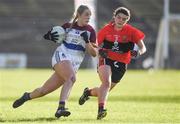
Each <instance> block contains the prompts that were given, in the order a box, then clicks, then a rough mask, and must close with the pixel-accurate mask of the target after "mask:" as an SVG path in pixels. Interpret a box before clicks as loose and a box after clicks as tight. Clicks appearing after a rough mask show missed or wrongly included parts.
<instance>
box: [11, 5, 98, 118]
mask: <svg viewBox="0 0 180 124" xmlns="http://www.w3.org/2000/svg"><path fill="white" fill-rule="evenodd" d="M90 16H91V11H90V9H89V8H88V7H87V6H85V5H81V6H79V8H78V9H77V12H76V14H75V16H74V18H73V20H72V23H65V24H63V25H62V27H63V28H64V30H65V32H66V38H65V40H64V41H63V43H62V44H61V45H60V46H58V47H57V49H56V50H55V52H54V55H53V57H52V68H53V69H54V73H53V74H52V75H51V77H50V78H49V79H48V80H47V81H46V82H45V83H44V84H43V86H41V87H39V88H37V89H35V90H34V91H32V92H25V93H24V94H23V96H22V97H20V98H19V99H17V100H16V101H15V102H14V103H13V108H17V107H19V106H21V105H23V103H24V102H27V101H29V100H32V99H35V98H39V97H42V96H44V95H46V94H49V93H51V92H52V91H54V90H56V89H58V88H59V87H60V86H62V89H61V94H60V100H59V106H58V109H57V111H56V113H55V117H57V118H59V117H61V116H69V115H70V114H71V113H70V112H69V111H68V110H67V109H66V108H65V104H66V102H67V99H68V97H69V94H70V92H71V89H72V86H73V84H74V83H75V81H76V72H77V70H78V68H79V66H80V64H81V63H82V61H83V58H84V56H85V51H87V52H88V53H89V54H90V55H91V56H93V57H95V56H96V55H97V51H96V48H95V47H94V46H95V42H96V34H95V30H94V29H93V28H92V27H91V26H90V25H89V24H88V22H89V19H90ZM44 38H45V39H46V40H51V41H54V42H56V41H57V38H58V35H57V32H54V33H51V31H48V32H47V34H45V35H44Z"/></svg>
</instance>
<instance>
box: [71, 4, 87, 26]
mask: <svg viewBox="0 0 180 124" xmlns="http://www.w3.org/2000/svg"><path fill="white" fill-rule="evenodd" d="M87 9H88V10H90V9H89V7H88V6H86V5H80V6H79V7H78V9H77V10H76V12H75V14H74V15H73V17H72V19H71V20H72V23H71V26H70V29H71V28H72V27H73V25H74V24H75V22H76V21H77V19H78V14H79V15H81V14H82V13H83V12H84V11H85V10H87Z"/></svg>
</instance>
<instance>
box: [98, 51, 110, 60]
mask: <svg viewBox="0 0 180 124" xmlns="http://www.w3.org/2000/svg"><path fill="white" fill-rule="evenodd" d="M99 55H100V56H101V57H103V58H107V57H108V50H105V49H99Z"/></svg>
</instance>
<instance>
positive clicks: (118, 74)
mask: <svg viewBox="0 0 180 124" xmlns="http://www.w3.org/2000/svg"><path fill="white" fill-rule="evenodd" d="M101 65H109V66H110V67H111V71H112V76H111V81H112V82H113V83H118V82H120V80H121V79H122V77H123V76H124V74H125V72H126V70H127V64H125V63H122V62H118V61H114V60H111V59H108V58H102V57H100V58H99V66H101Z"/></svg>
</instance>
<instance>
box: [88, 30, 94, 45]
mask: <svg viewBox="0 0 180 124" xmlns="http://www.w3.org/2000/svg"><path fill="white" fill-rule="evenodd" d="M89 40H90V42H92V43H96V32H95V30H94V29H93V28H92V30H91V34H90V38H89Z"/></svg>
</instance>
